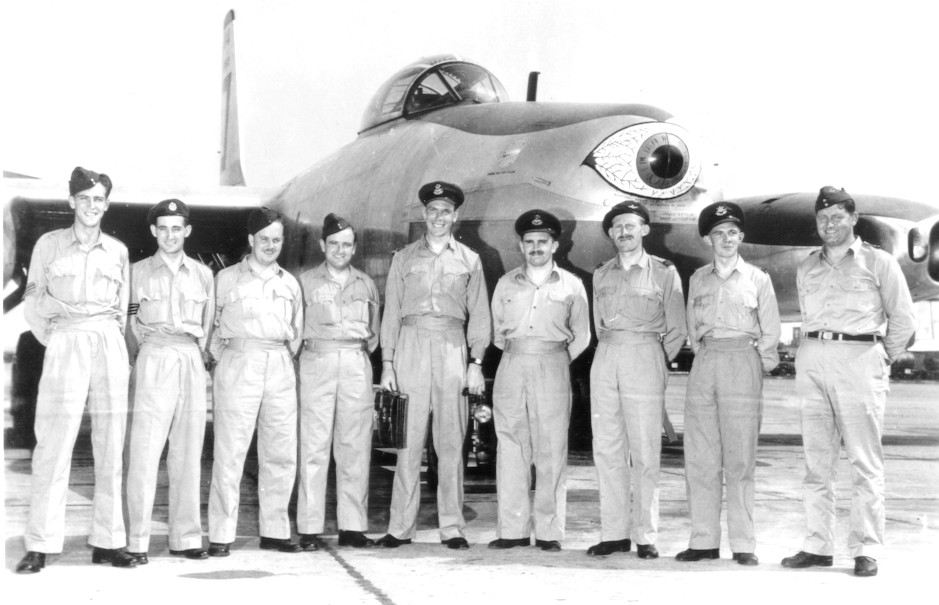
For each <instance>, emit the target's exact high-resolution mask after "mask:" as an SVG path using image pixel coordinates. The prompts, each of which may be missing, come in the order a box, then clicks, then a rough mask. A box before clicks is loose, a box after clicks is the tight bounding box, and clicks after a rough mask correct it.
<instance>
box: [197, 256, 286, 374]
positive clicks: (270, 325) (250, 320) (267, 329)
mask: <svg viewBox="0 0 939 605" xmlns="http://www.w3.org/2000/svg"><path fill="white" fill-rule="evenodd" d="M215 298H216V302H217V304H216V309H217V314H216V319H215V326H216V327H215V330H214V331H213V332H212V342H211V344H210V348H211V351H212V355H213V356H214V357H215V358H216V359H218V358H219V355H220V354H221V352H222V348H223V347H224V342H223V341H224V340H225V339H228V338H246V339H254V340H272V341H283V342H285V343H286V344H287V346H288V348H289V349H290V354H291V357H292V356H294V355H296V354H297V352H298V351H299V350H300V344H301V343H302V337H303V305H302V303H303V297H302V295H301V292H300V284H299V283H298V282H297V279H296V278H295V277H294V276H293V275H291V274H290V273H287V272H286V271H284V270H283V269H281V268H280V266H279V265H277V264H276V263H274V265H272V266H271V267H269V268H268V270H267V271H265V272H264V275H259V274H257V273H255V271H254V269H252V268H251V265H250V264H249V263H248V258H247V257H245V258H244V259H243V260H242V261H241V262H240V263H238V264H237V265H232V266H231V267H228V268H226V269H223V270H222V271H220V272H219V274H218V276H217V277H216V281H215Z"/></svg>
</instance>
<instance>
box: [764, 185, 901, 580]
mask: <svg viewBox="0 0 939 605" xmlns="http://www.w3.org/2000/svg"><path fill="white" fill-rule="evenodd" d="M857 221H858V215H857V211H856V208H855V203H854V200H853V199H852V198H851V196H850V195H849V194H848V193H847V192H845V191H844V189H836V188H834V187H822V189H821V191H819V193H818V198H817V199H816V201H815V226H816V228H817V230H818V234H819V236H820V237H821V238H822V248H821V250H817V251H815V252H812V253H811V254H810V255H809V256H808V257H807V258H806V259H805V260H804V261H802V263H801V264H800V265H799V269H798V271H797V273H796V285H797V287H798V289H799V307H800V308H801V310H802V342H801V343H800V345H799V351H798V354H797V355H796V390H797V391H798V393H799V397H800V399H801V400H802V408H801V413H802V443H803V450H804V452H805V479H804V480H803V482H802V486H803V497H804V500H805V517H806V533H805V540H804V541H803V543H802V550H801V551H799V552H798V553H797V554H796V555H794V556H792V557H786V558H785V559H783V560H782V565H783V566H784V567H794V568H802V567H810V566H813V565H821V566H824V567H828V566H831V565H832V564H833V562H834V561H833V558H832V555H833V553H834V549H835V545H834V529H835V498H834V486H833V477H834V466H835V464H836V463H837V461H838V451H839V450H840V446H841V440H842V439H843V440H844V448H845V450H846V451H847V454H848V460H849V461H850V463H851V473H852V475H853V481H852V486H853V487H852V494H851V515H850V525H849V527H850V532H849V534H848V549H849V551H850V554H851V556H852V557H854V573H855V575H858V576H873V575H876V574H877V556H878V553H879V552H880V551H881V550H882V547H883V541H884V523H885V512H884V450H883V445H882V443H881V437H882V435H883V425H884V406H885V405H886V399H887V391H888V389H889V378H890V364H891V363H892V362H893V361H895V360H896V359H897V357H898V356H899V355H900V353H902V352H903V351H904V349H906V346H907V343H908V342H909V341H910V338H911V337H912V336H913V334H914V332H915V316H914V313H913V301H912V297H911V296H910V290H909V288H908V287H907V284H906V280H904V278H903V272H902V271H901V269H900V266H899V264H898V263H897V261H896V259H894V258H893V256H891V255H890V254H888V253H887V252H884V251H883V250H880V249H879V248H876V247H874V246H871V245H870V244H867V243H865V242H863V241H861V239H860V238H859V237H857V236H856V235H855V233H854V227H855V225H857Z"/></svg>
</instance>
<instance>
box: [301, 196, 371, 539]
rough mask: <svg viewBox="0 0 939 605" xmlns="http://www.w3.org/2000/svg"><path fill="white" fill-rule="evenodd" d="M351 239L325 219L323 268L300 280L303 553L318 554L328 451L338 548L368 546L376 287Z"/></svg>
mask: <svg viewBox="0 0 939 605" xmlns="http://www.w3.org/2000/svg"><path fill="white" fill-rule="evenodd" d="M355 243H356V234H355V229H353V227H352V224H351V223H349V221H348V220H346V219H344V218H342V217H341V216H337V215H335V214H328V215H327V216H326V218H325V220H324V221H323V231H322V236H321V238H320V250H322V251H323V254H324V255H325V256H326V260H325V262H324V263H323V264H321V265H319V266H318V267H315V268H313V269H310V270H309V271H307V272H306V273H304V274H303V275H301V276H300V285H301V287H302V289H303V298H304V301H305V307H306V314H305V315H306V317H305V320H304V329H303V337H304V349H303V353H302V354H301V355H300V495H299V499H298V501H297V531H298V532H299V533H300V546H301V547H302V548H303V549H304V550H318V549H319V547H320V546H321V542H320V538H319V534H321V533H323V529H324V525H325V521H326V477H327V472H328V470H329V450H330V446H332V450H333V456H334V457H335V458H336V504H337V509H338V511H337V514H336V519H337V521H338V524H339V545H340V546H352V547H354V548H363V547H368V546H372V545H374V544H375V542H374V541H373V540H372V539H371V538H368V537H366V536H365V534H364V533H363V532H365V531H366V530H367V529H368V470H369V461H370V459H371V451H372V415H373V408H372V400H373V397H372V395H373V393H372V364H371V362H370V361H369V353H371V352H372V351H374V350H375V349H376V348H377V347H378V334H379V326H380V323H379V317H378V303H379V297H378V289H377V288H376V287H375V282H374V281H372V278H371V277H369V276H368V275H366V274H365V273H363V272H361V271H359V270H358V269H356V268H355V267H353V266H352V265H351V261H352V257H353V255H355Z"/></svg>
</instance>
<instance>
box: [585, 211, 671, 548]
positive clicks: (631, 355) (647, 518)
mask: <svg viewBox="0 0 939 605" xmlns="http://www.w3.org/2000/svg"><path fill="white" fill-rule="evenodd" d="M649 231H650V228H649V211H648V210H647V209H646V208H645V206H643V205H642V204H640V203H639V202H635V201H626V202H621V203H619V204H617V205H615V206H613V208H611V209H610V211H609V212H607V213H606V216H604V217H603V232H604V233H605V234H606V235H607V237H609V238H610V240H611V241H612V242H613V244H614V245H615V246H616V250H617V255H616V256H615V257H614V258H613V259H612V260H610V261H608V262H606V263H604V264H603V265H601V266H600V267H599V268H598V269H597V270H596V271H595V272H594V274H593V314H594V316H593V317H594V326H595V327H596V330H597V339H598V340H599V344H598V345H597V352H596V355H595V356H594V358H593V365H592V366H591V368H590V406H591V412H592V418H591V421H592V427H593V457H594V461H595V463H596V467H597V475H598V478H599V482H600V538H601V542H600V543H599V544H595V545H593V546H591V547H590V548H589V549H587V554H588V555H591V556H605V555H610V554H613V553H615V552H629V550H630V548H631V546H632V541H633V540H635V542H636V544H637V547H636V551H637V554H638V556H639V557H640V558H643V559H654V558H656V557H658V556H659V553H658V550H657V549H656V547H655V540H656V537H657V534H658V510H659V463H660V454H661V450H662V419H663V411H664V407H665V382H666V380H667V378H668V367H667V364H668V361H669V360H671V359H674V358H675V356H676V355H677V354H678V351H679V349H681V345H682V343H683V342H684V341H685V301H684V298H683V296H682V291H681V279H680V278H679V276H678V271H676V270H675V267H674V266H673V265H672V263H670V262H669V261H667V260H664V259H661V258H658V257H655V256H652V255H650V254H647V253H646V252H645V250H643V248H642V240H643V238H644V237H646V236H647V235H649ZM630 460H631V461H632V464H631V465H630ZM630 467H631V468H632V471H630ZM630 472H632V473H634V474H635V479H636V481H635V486H636V490H635V493H634V494H632V496H631V497H630V491H631V485H630V484H631V481H630ZM630 500H631V501H632V504H631V505H630Z"/></svg>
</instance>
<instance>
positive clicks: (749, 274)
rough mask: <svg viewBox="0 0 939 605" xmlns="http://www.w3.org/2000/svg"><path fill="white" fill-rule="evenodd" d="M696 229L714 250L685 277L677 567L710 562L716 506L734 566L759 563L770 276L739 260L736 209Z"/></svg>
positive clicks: (774, 316)
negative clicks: (756, 516)
mask: <svg viewBox="0 0 939 605" xmlns="http://www.w3.org/2000/svg"><path fill="white" fill-rule="evenodd" d="M698 232H699V233H700V234H701V237H702V238H704V242H705V243H706V244H707V246H708V247H709V248H711V250H712V251H713V253H714V262H712V263H709V264H707V265H705V266H703V267H701V268H700V269H698V270H697V271H695V272H694V274H693V275H692V276H691V282H690V284H689V286H688V308H687V317H688V337H689V340H690V341H691V349H692V350H693V351H694V354H695V358H694V364H693V365H692V366H691V374H690V375H689V376H688V387H687V390H686V399H685V441H684V446H685V482H686V485H687V488H688V509H689V511H690V512H691V539H690V541H689V545H688V549H687V550H684V551H682V552H680V553H678V555H677V556H676V559H678V560H679V561H699V560H701V559H717V558H718V557H719V556H720V544H721V499H722V493H721V492H722V491H723V486H722V483H726V485H727V535H728V539H729V541H730V549H731V550H732V551H733V558H734V560H735V561H736V562H737V563H739V564H740V565H757V564H758V563H759V559H758V558H757V556H756V553H755V550H756V535H755V532H754V529H753V494H754V480H753V476H754V470H755V468H756V446H757V439H758V437H759V434H760V418H761V414H762V408H763V372H769V371H770V370H772V369H773V368H775V367H776V365H777V364H778V363H779V354H778V352H777V351H776V346H777V345H778V344H779V332H780V326H779V307H778V305H777V304H776V293H775V291H774V290H773V283H772V281H771V280H770V278H769V275H767V273H766V272H765V271H763V270H762V269H759V268H757V267H754V266H753V265H751V264H749V263H747V262H746V261H744V260H743V259H742V258H741V257H740V255H739V254H738V251H737V249H738V247H739V246H740V244H741V242H743V210H742V209H741V208H740V206H738V205H737V204H734V203H730V202H718V203H716V204H711V205H709V206H707V207H706V208H705V209H704V210H702V211H701V214H700V216H699V218H698Z"/></svg>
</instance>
